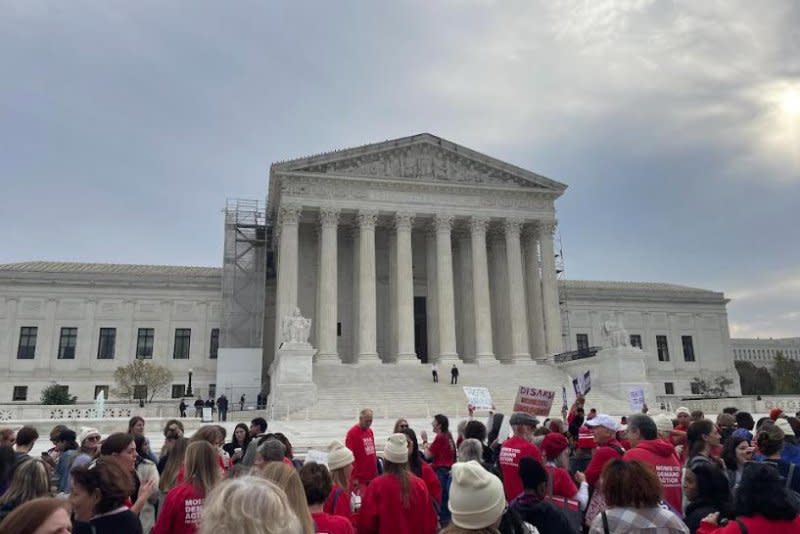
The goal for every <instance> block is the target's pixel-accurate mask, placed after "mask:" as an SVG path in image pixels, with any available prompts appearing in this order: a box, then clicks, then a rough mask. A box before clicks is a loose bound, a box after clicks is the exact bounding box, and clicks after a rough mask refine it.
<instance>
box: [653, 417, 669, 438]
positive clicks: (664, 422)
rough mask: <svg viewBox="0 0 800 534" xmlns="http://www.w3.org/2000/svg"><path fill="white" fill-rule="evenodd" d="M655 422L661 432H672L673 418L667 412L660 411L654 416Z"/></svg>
mask: <svg viewBox="0 0 800 534" xmlns="http://www.w3.org/2000/svg"><path fill="white" fill-rule="evenodd" d="M653 422H654V423H655V424H656V428H657V429H658V431H659V432H663V433H667V432H672V429H673V426H672V418H671V417H670V416H668V415H666V414H663V413H660V414H658V415H654V416H653Z"/></svg>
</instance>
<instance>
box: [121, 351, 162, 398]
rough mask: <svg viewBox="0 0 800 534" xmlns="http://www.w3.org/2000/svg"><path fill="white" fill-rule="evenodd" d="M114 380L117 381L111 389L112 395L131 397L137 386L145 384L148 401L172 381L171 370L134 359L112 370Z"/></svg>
mask: <svg viewBox="0 0 800 534" xmlns="http://www.w3.org/2000/svg"><path fill="white" fill-rule="evenodd" d="M114 380H115V381H116V382H117V387H116V388H114V390H113V393H114V395H117V396H118V397H124V398H128V399H132V398H134V393H135V392H136V390H137V386H138V387H140V388H141V387H142V386H145V387H146V388H147V396H148V397H149V398H148V402H152V401H153V399H154V398H155V397H156V395H158V394H159V393H160V392H162V391H164V390H166V389H167V387H168V386H169V385H170V384H171V383H172V372H171V371H170V370H169V369H168V368H167V367H165V366H163V365H159V364H157V363H153V362H148V361H145V360H134V361H133V363H130V364H128V365H126V366H125V367H119V368H117V370H116V371H114Z"/></svg>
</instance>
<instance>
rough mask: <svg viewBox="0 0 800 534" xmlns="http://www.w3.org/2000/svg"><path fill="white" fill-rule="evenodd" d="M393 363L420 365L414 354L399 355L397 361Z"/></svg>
mask: <svg viewBox="0 0 800 534" xmlns="http://www.w3.org/2000/svg"><path fill="white" fill-rule="evenodd" d="M392 363H398V364H402V365H408V364H414V365H419V359H418V358H417V355H416V354H415V353H413V352H409V353H405V354H398V355H397V359H396V360H395V361H394V362H392Z"/></svg>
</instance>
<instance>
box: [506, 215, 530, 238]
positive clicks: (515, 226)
mask: <svg viewBox="0 0 800 534" xmlns="http://www.w3.org/2000/svg"><path fill="white" fill-rule="evenodd" d="M524 222H525V221H524V220H523V219H505V220H504V221H503V229H504V230H505V233H506V237H519V233H520V230H521V229H522V225H523V223H524Z"/></svg>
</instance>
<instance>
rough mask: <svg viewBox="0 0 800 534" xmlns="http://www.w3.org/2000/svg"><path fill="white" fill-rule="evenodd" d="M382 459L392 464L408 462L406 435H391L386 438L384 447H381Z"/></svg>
mask: <svg viewBox="0 0 800 534" xmlns="http://www.w3.org/2000/svg"><path fill="white" fill-rule="evenodd" d="M383 457H384V459H386V460H388V461H390V462H392V463H393V464H404V463H406V462H408V438H406V435H405V434H392V435H391V436H389V437H388V438H386V445H384V446H383Z"/></svg>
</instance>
